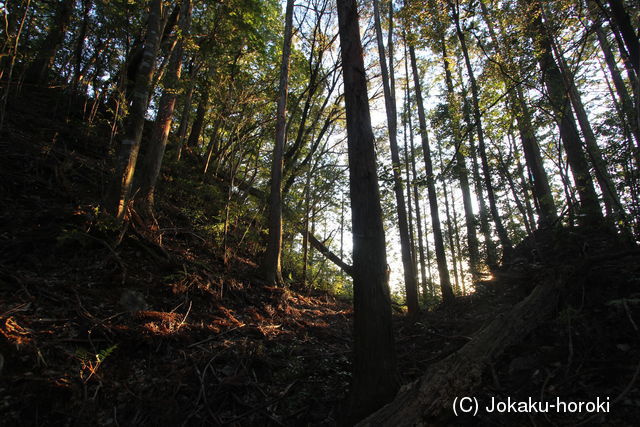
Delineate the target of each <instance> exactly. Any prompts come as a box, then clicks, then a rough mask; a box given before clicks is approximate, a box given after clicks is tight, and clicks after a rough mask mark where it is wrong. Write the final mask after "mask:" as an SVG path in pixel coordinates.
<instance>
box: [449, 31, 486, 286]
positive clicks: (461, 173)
mask: <svg viewBox="0 0 640 427" xmlns="http://www.w3.org/2000/svg"><path fill="white" fill-rule="evenodd" d="M441 42H442V61H443V66H444V72H445V82H446V85H447V93H448V95H449V103H450V104H453V103H454V102H455V91H454V88H453V77H452V76H451V70H450V69H449V61H448V58H447V45H446V41H445V39H444V37H443V38H442V40H441ZM451 110H453V109H451ZM451 120H452V121H453V133H454V143H455V145H456V147H455V148H456V165H455V171H456V174H457V176H458V180H459V181H460V190H461V191H462V204H463V206H464V217H465V223H466V226H467V245H468V251H469V268H470V270H471V277H472V279H473V281H477V280H478V279H479V277H480V251H479V249H478V247H479V244H478V236H477V234H476V217H475V215H474V213H473V205H472V204H471V191H470V189H469V174H468V171H467V164H466V159H465V157H464V155H463V154H462V150H463V142H462V133H461V129H460V121H459V120H458V119H457V117H453V116H452V117H451Z"/></svg>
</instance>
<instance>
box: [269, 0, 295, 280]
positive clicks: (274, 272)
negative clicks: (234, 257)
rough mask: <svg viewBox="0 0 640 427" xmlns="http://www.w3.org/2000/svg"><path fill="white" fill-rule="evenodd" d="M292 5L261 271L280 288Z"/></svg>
mask: <svg viewBox="0 0 640 427" xmlns="http://www.w3.org/2000/svg"><path fill="white" fill-rule="evenodd" d="M293 3H294V0H287V8H286V12H285V27H284V42H283V47H282V62H281V63H280V86H279V89H278V108H277V113H276V142H275V146H274V148H273V159H272V163H271V193H270V195H269V222H268V224H269V237H268V239H267V250H266V252H265V254H264V260H263V263H262V269H263V274H264V278H265V280H266V281H267V282H268V283H269V284H282V283H283V282H284V281H283V280H282V266H281V264H280V263H281V257H282V164H283V153H284V144H285V139H286V137H287V135H286V133H287V129H286V125H287V120H286V110H287V93H288V87H289V56H290V55H291V37H292V34H293Z"/></svg>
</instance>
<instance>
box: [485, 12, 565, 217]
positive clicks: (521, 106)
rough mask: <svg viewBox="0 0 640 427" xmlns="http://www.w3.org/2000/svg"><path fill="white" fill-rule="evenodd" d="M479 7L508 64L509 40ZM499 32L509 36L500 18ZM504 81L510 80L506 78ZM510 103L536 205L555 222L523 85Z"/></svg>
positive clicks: (516, 89)
mask: <svg viewBox="0 0 640 427" xmlns="http://www.w3.org/2000/svg"><path fill="white" fill-rule="evenodd" d="M480 10H481V12H482V16H483V18H484V20H485V22H486V23H487V26H488V27H489V34H490V36H491V40H492V41H493V44H494V45H495V49H496V51H499V50H502V51H504V52H506V55H507V60H508V61H509V65H511V64H513V63H514V62H515V61H514V58H513V54H512V52H511V47H510V46H509V45H508V43H500V42H499V40H498V37H497V35H496V33H495V31H494V29H493V20H492V17H491V15H490V13H489V10H488V9H487V7H486V5H485V3H484V1H483V0H480ZM496 21H497V22H498V28H499V31H500V35H501V36H502V38H503V39H505V38H506V31H505V29H504V26H503V25H502V22H501V21H500V20H499V19H497V20H496ZM505 83H507V82H506V81H505ZM509 104H510V105H511V108H512V109H513V113H514V116H515V117H516V123H517V125H518V132H519V134H520V140H521V143H522V148H523V150H524V156H525V161H526V162H527V166H528V168H529V171H530V172H531V177H532V179H531V181H532V184H533V185H532V191H533V196H534V198H535V200H536V202H537V203H536V207H537V208H538V215H539V216H540V220H541V221H540V223H541V225H545V224H553V223H554V222H555V220H556V219H557V217H558V213H557V211H556V207H555V204H554V200H553V195H552V193H551V187H550V185H549V178H548V177H547V172H546V171H545V169H544V163H543V161H542V156H541V155H540V146H539V145H538V141H537V138H536V134H535V131H534V128H533V124H532V123H533V120H532V118H531V111H530V110H529V107H528V106H527V102H526V100H525V96H524V92H523V90H522V86H521V85H520V84H518V85H516V87H515V94H513V93H512V94H510V95H509Z"/></svg>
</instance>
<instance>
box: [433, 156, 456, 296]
mask: <svg viewBox="0 0 640 427" xmlns="http://www.w3.org/2000/svg"><path fill="white" fill-rule="evenodd" d="M438 154H439V156H440V169H444V164H443V162H442V151H441V150H438ZM442 192H443V193H444V212H445V216H446V218H447V221H446V225H447V240H448V241H449V252H450V253H451V266H452V267H453V283H454V287H453V289H454V290H455V292H456V293H458V294H459V293H460V280H459V279H458V262H457V260H456V247H455V244H454V242H453V239H454V235H453V234H454V233H453V220H452V218H451V210H450V207H449V205H450V204H449V190H448V189H447V182H446V181H445V179H444V178H443V179H442Z"/></svg>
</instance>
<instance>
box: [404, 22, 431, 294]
mask: <svg viewBox="0 0 640 427" xmlns="http://www.w3.org/2000/svg"><path fill="white" fill-rule="evenodd" d="M403 40H405V43H404V73H405V76H406V85H405V99H406V104H405V107H406V111H405V115H406V123H407V125H408V127H409V147H410V155H411V172H412V174H413V179H416V177H417V176H418V174H417V171H416V153H415V146H414V140H413V120H412V117H411V116H412V110H411V95H410V92H409V79H410V78H411V77H410V75H409V54H408V52H407V43H406V38H405V37H404V33H403ZM407 185H409V183H407ZM411 189H412V190H413V200H414V202H415V208H416V228H417V231H418V254H419V255H420V274H421V277H422V297H423V299H424V300H426V298H427V292H428V284H427V271H426V261H427V260H426V259H425V253H424V243H423V242H424V240H423V238H424V237H423V231H422V215H421V209H420V197H419V194H418V184H417V183H415V182H414V183H412V185H411Z"/></svg>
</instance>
